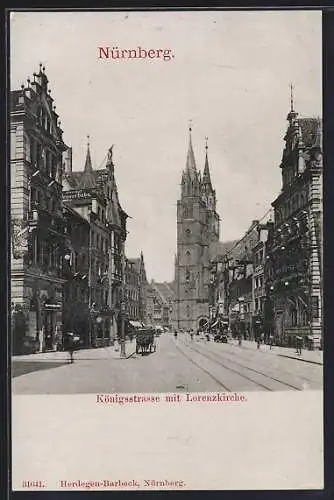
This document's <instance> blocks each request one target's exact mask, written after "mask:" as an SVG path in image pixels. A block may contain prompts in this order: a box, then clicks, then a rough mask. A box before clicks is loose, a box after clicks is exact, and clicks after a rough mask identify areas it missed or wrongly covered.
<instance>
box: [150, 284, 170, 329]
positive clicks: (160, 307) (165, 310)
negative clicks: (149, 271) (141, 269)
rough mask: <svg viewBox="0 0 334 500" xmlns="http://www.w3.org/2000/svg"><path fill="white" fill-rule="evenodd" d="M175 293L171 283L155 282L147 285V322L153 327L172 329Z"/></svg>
mask: <svg viewBox="0 0 334 500" xmlns="http://www.w3.org/2000/svg"><path fill="white" fill-rule="evenodd" d="M174 303H175V292H174V289H173V286H172V284H171V283H167V282H163V283H158V282H156V281H154V280H152V281H151V283H150V284H148V285H147V306H146V307H147V313H146V316H147V322H148V323H149V324H150V325H153V326H160V327H165V328H169V329H171V328H172V327H173V326H174V325H173V304H174Z"/></svg>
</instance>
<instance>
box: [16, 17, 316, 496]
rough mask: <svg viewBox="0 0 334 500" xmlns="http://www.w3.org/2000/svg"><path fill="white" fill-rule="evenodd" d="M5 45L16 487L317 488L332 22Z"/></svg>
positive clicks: (59, 20) (243, 24)
mask: <svg viewBox="0 0 334 500" xmlns="http://www.w3.org/2000/svg"><path fill="white" fill-rule="evenodd" d="M9 29H10V88H9V90H8V99H9V106H10V119H9V127H10V174H11V185H10V194H11V199H10V223H11V246H10V250H11V256H10V262H11V310H10V314H11V331H10V335H11V346H12V351H11V367H12V380H11V389H12V416H11V417H12V489H13V490H14V491H41V490H43V491H87V490H91V491H119V490H121V491H123V490H126V491H137V490H139V491H165V490H167V491H171V490H173V491H181V490H271V489H273V490H285V489H295V490H297V489H298V490H303V489H307V490H310V489H322V488H323V469H324V466H323V401H322V400H323V310H324V303H323V290H322V283H323V262H322V261H323V256H322V253H323V232H322V225H323V223H322V213H323V195H322V171H323V168H322V153H323V145H322V135H323V131H322V14H321V12H320V11H316V10H312V11H307V10H295V11H291V10H280V11H270V10H268V11H261V10H256V11H247V10H244V11H242V10H238V11H229V10H205V11H204V10H202V11H197V10H193V11H191V10H189V11H181V10H179V11H178V10H167V11H166V10H165V11H158V10H146V11H145V10H142V11H132V10H120V11H117V10H107V11H100V10H89V11H76V10H63V11H62V10H60V11H38V10H31V11H20V10H13V11H11V12H10V23H9Z"/></svg>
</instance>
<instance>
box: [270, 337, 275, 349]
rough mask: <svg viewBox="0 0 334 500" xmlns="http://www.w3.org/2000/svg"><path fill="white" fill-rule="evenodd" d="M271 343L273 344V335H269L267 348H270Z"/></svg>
mask: <svg viewBox="0 0 334 500" xmlns="http://www.w3.org/2000/svg"><path fill="white" fill-rule="evenodd" d="M273 344H274V337H273V335H269V349H270V350H271V348H272V346H273Z"/></svg>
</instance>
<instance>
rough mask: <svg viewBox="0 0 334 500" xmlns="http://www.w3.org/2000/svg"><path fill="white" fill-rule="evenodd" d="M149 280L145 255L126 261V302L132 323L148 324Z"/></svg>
mask: <svg viewBox="0 0 334 500" xmlns="http://www.w3.org/2000/svg"><path fill="white" fill-rule="evenodd" d="M146 292H147V279H146V271H145V264H144V256H143V253H141V254H140V257H139V258H135V259H128V258H126V259H125V301H126V307H127V313H128V319H129V321H130V323H131V322H132V323H133V322H134V321H135V322H139V323H146V316H145V312H146Z"/></svg>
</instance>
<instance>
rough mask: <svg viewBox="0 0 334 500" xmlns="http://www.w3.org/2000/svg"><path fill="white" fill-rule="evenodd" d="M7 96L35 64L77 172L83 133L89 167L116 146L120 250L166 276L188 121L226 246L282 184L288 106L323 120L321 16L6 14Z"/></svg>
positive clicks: (169, 275)
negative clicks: (127, 54) (120, 55)
mask: <svg viewBox="0 0 334 500" xmlns="http://www.w3.org/2000/svg"><path fill="white" fill-rule="evenodd" d="M10 29H11V34H10V75H11V89H12V90H14V89H17V88H19V87H20V85H21V84H22V83H26V80H27V78H28V77H29V78H32V74H33V72H37V71H38V69H39V63H43V65H44V66H45V68H46V70H45V72H46V74H47V76H48V79H49V87H50V88H51V95H52V97H53V98H54V100H55V102H54V104H55V105H56V111H57V113H58V114H59V116H60V120H61V127H62V128H63V130H64V135H63V137H64V141H65V143H66V144H67V145H68V146H71V147H72V148H73V170H82V169H83V166H84V161H85V155H86V149H87V134H89V136H90V149H91V155H92V162H93V166H94V168H103V166H104V162H105V159H106V154H107V150H108V149H109V147H110V146H111V145H112V144H114V149H113V151H114V162H115V175H116V181H117V186H118V192H119V198H120V202H121V205H122V208H123V209H124V210H125V211H126V212H127V213H128V215H129V219H128V226H127V228H128V236H127V241H126V254H127V256H128V257H130V258H133V257H137V256H139V254H140V252H141V251H143V254H144V259H145V266H146V272H147V276H148V279H149V280H151V279H154V280H156V281H171V280H172V279H173V278H174V255H175V252H176V204H177V200H178V199H179V197H180V181H181V174H182V170H183V169H184V168H185V163H186V155H187V149H188V141H189V132H188V127H189V120H192V140H193V147H194V152H195V158H196V164H197V167H198V168H199V169H201V170H203V167H204V158H205V137H206V136H207V137H208V155H209V164H210V170H211V179H212V183H213V185H214V188H215V189H216V195H217V211H218V213H219V215H220V217H221V227H220V231H221V240H222V241H229V240H233V239H239V238H241V237H242V236H243V234H244V233H245V231H246V230H247V229H248V227H249V226H250V224H251V222H252V220H254V219H258V218H260V217H261V216H262V215H263V214H264V213H265V212H266V211H267V210H268V209H269V208H270V204H271V202H272V201H273V200H274V199H275V197H276V196H277V195H278V193H279V192H280V189H281V171H280V168H279V165H280V161H281V157H282V151H283V147H284V141H283V137H284V134H285V131H286V128H287V121H286V117H287V114H288V112H289V109H290V84H291V83H292V84H293V87H294V107H295V110H296V111H298V112H299V114H300V116H321V114H322V67H321V61H322V55H321V54H322V35H321V13H320V12H318V11H306V10H302V11H267V12H264V11H263V12H261V11H256V12H255V11H253V12H251V11H248V12H247V11H234V12H232V11H202V12H194V11H179V12H177V11H175V12H152V11H150V12H133V11H123V12H113V11H109V12H98V11H93V12H92V11H90V12H75V11H64V12H37V11H35V12H34V11H33V12H12V13H11V21H10ZM106 46H109V47H111V48H112V47H118V48H119V49H126V50H129V49H137V48H138V47H141V48H142V49H145V50H147V51H148V50H149V49H155V50H156V49H169V50H170V51H171V54H172V55H173V57H172V58H171V59H170V60H164V59H163V58H151V59H150V58H141V59H139V58H137V59H106V58H99V47H106Z"/></svg>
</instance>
